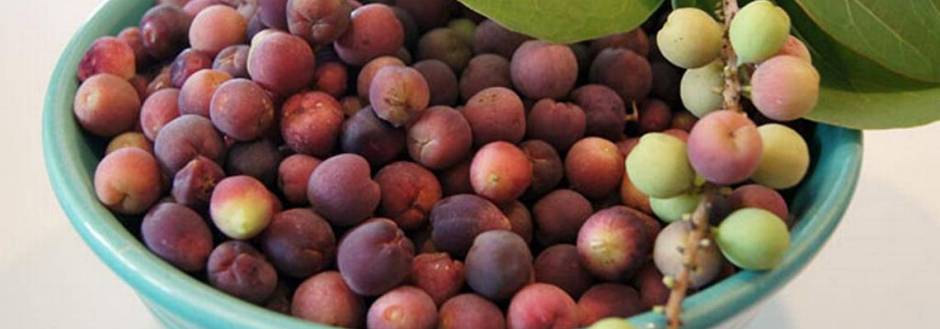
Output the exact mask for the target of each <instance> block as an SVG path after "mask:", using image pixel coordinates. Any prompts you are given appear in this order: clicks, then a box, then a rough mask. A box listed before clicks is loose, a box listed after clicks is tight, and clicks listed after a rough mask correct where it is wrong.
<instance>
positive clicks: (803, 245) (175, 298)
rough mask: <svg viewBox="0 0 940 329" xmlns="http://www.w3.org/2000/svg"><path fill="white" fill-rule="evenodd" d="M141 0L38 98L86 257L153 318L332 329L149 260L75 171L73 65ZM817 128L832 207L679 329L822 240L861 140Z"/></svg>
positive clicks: (57, 177) (771, 278) (53, 167)
mask: <svg viewBox="0 0 940 329" xmlns="http://www.w3.org/2000/svg"><path fill="white" fill-rule="evenodd" d="M146 2H147V1H145V0H138V1H128V0H108V1H106V2H104V3H102V4H100V5H99V6H98V7H97V8H96V9H95V11H94V13H93V14H92V15H91V16H90V17H89V18H88V19H87V20H86V21H85V22H84V23H83V24H82V25H81V27H80V28H79V30H78V32H77V33H76V34H75V35H74V36H73V37H72V38H71V40H70V41H69V43H68V45H67V46H66V47H65V48H64V50H63V52H62V54H61V56H60V57H59V59H58V62H57V63H56V66H55V69H54V71H53V73H52V76H51V79H50V82H49V86H48V89H47V92H46V95H45V99H44V106H43V119H42V125H43V128H42V144H43V159H44V162H45V166H46V171H47V173H48V175H49V180H50V183H51V185H52V188H53V190H54V192H55V195H56V198H57V199H58V202H59V204H60V206H61V207H62V209H63V210H64V212H65V213H66V215H67V217H68V219H69V221H70V222H71V224H72V226H73V227H74V228H75V230H76V231H78V233H79V235H80V236H81V237H82V239H83V240H84V241H85V243H86V244H87V245H88V246H89V247H91V249H92V251H93V252H94V253H95V254H96V255H97V256H98V257H99V258H100V259H101V260H102V261H103V262H104V263H105V264H106V265H107V266H108V267H109V268H110V269H111V270H112V271H114V272H115V273H116V274H117V275H118V276H119V277H120V278H121V279H122V280H124V281H125V282H126V283H128V284H129V285H131V286H132V287H133V288H134V290H135V292H136V293H137V294H138V296H139V297H140V298H141V299H143V300H144V302H145V303H146V305H147V306H148V307H150V308H154V307H158V308H165V310H161V311H168V312H170V314H175V315H177V316H178V317H181V318H182V319H186V321H197V322H196V323H195V324H190V325H196V324H198V325H200V326H206V327H252V328H264V327H276V328H297V329H301V328H307V329H310V328H333V327H329V326H324V325H318V324H314V323H310V322H306V321H303V320H299V319H296V318H292V317H289V316H286V315H283V314H279V313H276V312H273V311H269V310H267V309H264V308H262V307H258V306H256V305H253V304H249V303H246V302H243V301H241V300H238V299H236V298H234V297H231V296H229V295H226V294H225V293H222V292H220V291H218V290H216V289H214V288H211V287H210V286H208V285H207V284H204V283H202V282H201V281H198V280H196V279H194V278H192V277H190V276H189V275H187V274H184V273H183V272H181V271H178V270H176V269H175V268H173V267H172V266H170V265H169V264H167V263H165V262H164V261H162V260H161V259H159V258H158V257H156V256H155V255H153V254H152V253H150V252H149V251H148V250H147V249H146V247H144V246H143V245H142V244H141V243H140V241H138V240H137V239H136V238H135V237H134V236H133V235H132V234H131V233H130V232H128V231H127V230H126V229H125V228H124V226H123V225H122V224H121V223H120V222H119V220H118V219H117V218H116V217H115V216H114V215H113V214H112V213H111V212H109V211H108V210H107V209H106V208H105V207H104V206H102V205H101V204H100V203H99V202H98V201H97V198H96V196H95V193H94V189H93V187H91V176H90V175H89V173H87V172H84V171H82V170H80V169H79V168H81V167H82V166H83V164H82V157H83V155H82V154H81V152H80V151H81V150H80V149H81V148H80V147H78V146H80V144H81V143H82V141H81V138H64V137H67V136H70V135H71V134H69V132H74V131H76V130H77V129H78V128H77V124H76V123H75V120H74V119H73V116H72V101H73V97H72V95H71V93H70V91H71V90H74V89H75V85H76V84H77V81H76V80H75V78H74V77H75V70H76V68H75V67H76V65H77V64H78V62H79V60H80V59H81V57H82V55H83V53H84V49H85V48H87V46H88V45H90V43H91V42H92V41H93V40H94V39H96V38H97V37H99V36H102V35H105V34H106V33H108V32H109V31H111V30H114V29H115V26H116V25H117V24H120V22H121V21H122V20H126V17H125V18H121V17H115V16H116V15H112V13H122V14H123V13H128V12H142V11H141V9H140V8H141V6H145V4H144V3H146ZM820 129H822V130H824V131H826V130H827V131H828V133H829V134H834V135H836V136H835V137H833V138H840V139H841V140H844V142H843V144H844V145H840V146H846V147H844V148H842V149H844V150H842V149H840V151H842V152H843V153H844V154H841V155H843V156H844V157H845V158H846V159H845V160H844V163H846V164H847V165H846V166H845V168H844V170H842V171H841V172H840V173H839V174H838V176H837V177H834V178H831V179H829V180H827V182H831V183H832V185H834V186H835V187H833V188H831V189H829V190H827V191H824V192H825V193H823V194H821V195H818V196H817V197H820V198H823V201H822V202H823V203H824V204H826V205H830V206H828V207H824V208H822V209H816V211H815V212H813V213H811V214H810V216H808V217H804V218H801V220H800V223H799V224H798V225H797V226H796V227H795V228H794V230H793V232H794V234H793V235H794V236H795V237H796V238H794V239H793V240H792V241H791V250H789V251H788V253H787V256H786V257H785V258H784V260H783V262H782V263H781V264H780V266H779V267H778V268H776V269H775V270H773V271H768V272H760V273H758V272H749V271H742V272H739V273H736V274H734V275H732V276H731V277H729V278H726V279H724V280H722V281H721V282H719V283H716V284H714V285H712V286H710V287H709V288H707V289H705V290H703V291H701V292H699V293H697V294H695V295H692V296H691V297H689V298H687V299H686V300H685V301H684V303H683V307H684V309H685V310H684V312H683V316H682V319H683V321H684V322H686V323H687V326H686V327H685V328H707V327H710V326H712V325H715V324H718V323H721V322H722V321H725V320H727V319H730V318H732V317H733V316H734V315H735V314H737V313H740V312H742V311H743V310H744V309H747V308H750V307H752V306H753V305H755V304H756V303H758V302H759V301H760V300H762V299H763V298H765V297H768V296H770V295H771V294H773V293H774V292H775V291H776V290H777V289H779V288H780V287H782V286H783V285H784V284H786V283H787V282H788V281H789V280H790V279H792V278H793V277H794V276H795V275H796V274H797V273H799V272H800V271H801V270H802V269H803V268H804V267H805V266H806V265H807V264H808V262H809V261H810V260H811V259H812V258H813V257H814V256H815V255H816V254H817V253H818V252H819V250H820V248H821V247H822V245H823V244H824V243H825V242H826V241H827V240H828V239H829V236H830V235H831V234H832V232H833V230H834V229H835V228H836V226H837V225H838V223H839V222H840V220H841V218H842V215H843V214H844V213H845V211H846V208H847V207H848V204H849V202H850V201H851V198H852V195H853V194H854V191H855V186H856V184H857V182H858V178H859V174H860V170H861V154H862V134H861V132H860V131H858V130H851V129H845V128H838V127H832V126H827V125H823V124H819V125H818V126H817V132H818V131H819V130H820ZM63 132H65V133H63ZM76 182H78V183H76ZM809 224H812V225H809ZM207 315H211V316H207ZM161 318H164V317H163V316H161ZM164 320H166V319H164ZM630 321H631V322H632V323H634V324H635V325H638V327H639V328H662V327H664V326H665V322H664V319H663V317H662V316H661V315H659V314H655V313H653V312H646V313H643V314H640V315H637V316H634V317H632V318H630Z"/></svg>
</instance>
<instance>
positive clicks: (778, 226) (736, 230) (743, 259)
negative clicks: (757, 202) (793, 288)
mask: <svg viewBox="0 0 940 329" xmlns="http://www.w3.org/2000/svg"><path fill="white" fill-rule="evenodd" d="M715 238H716V240H717V241H718V248H719V249H721V253H722V254H724V255H725V258H727V259H728V260H729V261H731V263H733V264H734V265H737V266H738V267H740V268H743V269H745V270H769V269H772V268H774V267H776V266H777V265H778V264H780V261H782V260H783V256H784V254H786V251H787V248H789V247H790V232H789V231H787V224H784V222H783V220H781V219H780V218H778V217H777V216H776V215H774V214H773V213H772V212H769V211H767V210H764V209H758V208H744V209H741V210H738V211H735V212H733V213H731V215H730V216H728V218H725V220H724V221H722V222H721V225H719V226H718V234H716V237H715Z"/></svg>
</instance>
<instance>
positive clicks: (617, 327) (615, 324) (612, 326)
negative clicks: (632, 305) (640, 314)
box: [588, 318, 636, 329]
mask: <svg viewBox="0 0 940 329" xmlns="http://www.w3.org/2000/svg"><path fill="white" fill-rule="evenodd" d="M635 328H636V327H634V326H633V325H631V324H630V322H627V321H626V320H624V319H621V318H604V319H600V321H597V322H594V324H592V325H591V326H590V327H588V329H635Z"/></svg>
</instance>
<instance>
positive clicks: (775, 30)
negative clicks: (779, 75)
mask: <svg viewBox="0 0 940 329" xmlns="http://www.w3.org/2000/svg"><path fill="white" fill-rule="evenodd" d="M789 35H790V16H787V12H785V11H783V8H780V7H777V6H775V5H774V4H773V3H771V2H770V1H767V0H758V1H754V2H751V3H749V4H747V5H746V6H744V8H741V10H739V11H738V13H737V15H735V16H734V18H733V19H732V20H731V27H730V30H729V31H728V36H729V38H730V39H731V47H733V48H734V53H735V54H737V55H738V62H739V63H759V62H761V61H763V60H765V59H768V58H770V57H771V56H773V55H774V54H776V53H777V52H779V51H780V48H783V44H784V43H786V42H787V37H789Z"/></svg>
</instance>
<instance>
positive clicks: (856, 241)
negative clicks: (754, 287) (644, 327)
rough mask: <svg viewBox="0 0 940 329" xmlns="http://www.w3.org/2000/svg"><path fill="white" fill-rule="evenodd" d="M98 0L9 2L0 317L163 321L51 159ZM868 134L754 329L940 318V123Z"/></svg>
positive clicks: (58, 324)
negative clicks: (813, 249) (78, 45)
mask: <svg viewBox="0 0 940 329" xmlns="http://www.w3.org/2000/svg"><path fill="white" fill-rule="evenodd" d="M99 2H100V1H99V0H69V1H52V0H34V1H4V4H3V6H2V7H0V95H2V97H0V108H2V109H3V110H2V111H0V115H2V117H0V184H2V186H0V209H2V211H0V223H3V226H2V227H0V321H2V323H3V325H0V327H4V328H96V329H100V328H158V325H157V323H156V322H155V320H154V318H152V317H151V316H150V314H148V313H147V311H146V310H145V308H144V306H143V305H142V304H141V303H140V301H139V300H138V299H137V298H136V297H135V296H134V294H133V292H132V291H131V289H130V288H128V286H126V285H125V284H124V283H123V282H122V281H120V280H119V279H118V278H117V276H115V275H114V274H113V273H111V271H110V270H109V269H107V268H106V267H105V266H104V265H103V263H101V262H100V261H98V259H97V258H96V257H95V256H94V255H93V254H92V253H91V250H90V249H89V248H88V247H86V246H85V245H84V244H83V243H82V242H81V240H80V238H79V236H78V235H77V234H76V233H75V232H74V231H73V230H72V228H71V226H69V224H68V222H67V220H66V218H65V216H64V214H63V212H62V211H61V210H60V209H59V207H58V205H57V203H56V201H55V198H54V196H53V194H52V190H51V188H50V186H49V183H48V180H47V177H46V174H45V170H44V169H43V168H44V167H43V163H42V150H41V145H40V144H41V138H40V117H41V107H42V97H43V94H44V92H45V87H46V84H47V82H48V79H49V75H50V72H51V70H52V65H53V64H54V63H55V60H56V58H57V57H58V55H59V53H60V51H61V50H62V48H63V47H64V46H65V43H66V42H67V40H68V38H69V37H70V36H71V35H72V34H73V33H74V32H75V30H76V29H77V28H78V27H79V25H80V24H81V22H82V21H83V20H84V19H85V18H86V17H87V16H88V15H89V14H90V13H91V12H92V10H93V9H94V8H95V6H96V5H97V4H98V3H99ZM938 110H940V109H938ZM865 143H866V145H865V159H864V166H863V169H862V178H861V181H860V182H859V185H858V191H857V192H856V194H855V199H854V200H853V202H852V205H851V207H850V208H849V210H848V213H847V214H846V216H845V220H844V221H843V223H842V225H841V226H840V227H839V228H838V230H837V231H836V232H835V235H834V236H833V237H832V239H831V240H830V241H829V243H828V244H827V245H826V247H825V248H824V249H823V250H822V252H821V253H820V254H819V256H818V257H817V258H816V260H815V261H813V262H812V264H811V265H810V266H809V267H808V268H807V269H806V270H805V271H804V272H803V273H802V274H800V276H799V277H797V278H796V279H795V280H794V281H793V282H792V283H790V285H789V286H787V287H786V288H785V289H784V290H783V291H782V292H781V293H780V294H778V295H777V296H775V297H774V298H773V299H771V300H770V301H769V302H768V303H767V305H766V306H765V308H764V310H763V311H762V312H761V313H760V314H759V315H758V316H757V318H756V319H755V320H754V322H753V325H752V328H769V329H776V328H925V327H937V326H940V311H938V307H940V302H938V301H937V298H938V297H937V294H938V292H940V124H933V125H929V126H926V127H921V128H916V129H909V130H892V131H876V132H866V133H865Z"/></svg>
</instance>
